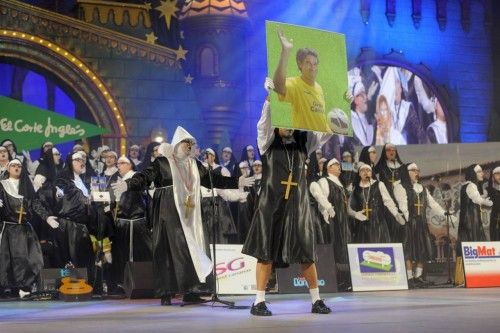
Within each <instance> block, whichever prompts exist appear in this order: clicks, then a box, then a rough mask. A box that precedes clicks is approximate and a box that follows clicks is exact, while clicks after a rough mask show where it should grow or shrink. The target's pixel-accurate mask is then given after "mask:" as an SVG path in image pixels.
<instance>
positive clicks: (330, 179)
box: [310, 158, 352, 289]
mask: <svg viewBox="0 0 500 333" xmlns="http://www.w3.org/2000/svg"><path fill="white" fill-rule="evenodd" d="M326 170H327V176H326V177H322V178H321V179H319V180H318V181H317V182H313V183H311V186H310V190H311V193H312V195H313V196H314V198H315V199H316V201H317V202H318V205H319V209H320V212H321V214H322V216H323V218H324V220H325V222H326V223H328V225H329V231H330V238H331V239H332V243H333V254H334V256H335V264H336V265H337V266H339V265H344V266H348V265H349V256H348V254H347V244H349V243H351V239H352V237H351V236H352V234H351V228H350V223H349V219H350V217H349V214H348V210H349V202H348V201H349V193H348V192H347V190H346V189H345V187H344V185H343V184H342V183H341V182H340V179H339V176H340V175H341V166H340V163H339V161H338V160H337V159H335V158H332V159H331V160H329V161H328V163H327V165H326ZM337 272H338V279H337V280H338V282H339V283H340V284H341V286H342V287H343V289H347V288H348V287H349V282H350V281H349V276H348V274H347V275H346V274H342V272H347V273H348V270H347V269H346V267H343V269H338V270H337Z"/></svg>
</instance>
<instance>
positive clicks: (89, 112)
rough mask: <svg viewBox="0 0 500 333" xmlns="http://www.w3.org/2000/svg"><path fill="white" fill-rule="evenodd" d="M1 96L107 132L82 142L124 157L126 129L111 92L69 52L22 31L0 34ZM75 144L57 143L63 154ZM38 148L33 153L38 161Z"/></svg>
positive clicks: (96, 75)
mask: <svg viewBox="0 0 500 333" xmlns="http://www.w3.org/2000/svg"><path fill="white" fill-rule="evenodd" d="M0 43H2V51H1V52H0V72H1V73H2V76H1V77H0V96H6V97H10V98H12V99H15V100H18V101H22V102H24V103H27V104H30V105H33V106H36V107H39V108H41V109H45V110H49V111H53V112H56V113H58V114H60V115H63V116H66V117H69V118H74V119H78V120H81V121H85V122H87V123H91V124H95V125H97V126H99V127H102V128H106V129H107V130H108V132H110V134H105V135H101V136H96V137H91V138H86V139H85V140H86V141H87V143H88V144H89V145H90V146H91V147H97V146H99V145H101V144H107V145H110V146H111V147H114V148H115V149H117V150H120V153H122V154H123V153H125V149H126V135H127V132H126V126H125V122H124V118H123V116H122V113H121V110H120V109H119V106H118V104H117V102H116V101H115V99H114V98H113V97H112V94H111V92H110V90H109V89H108V88H107V87H106V85H105V83H104V82H103V81H102V80H101V79H100V78H99V76H98V74H97V73H96V72H95V71H94V70H93V69H92V68H91V66H90V65H88V64H86V63H85V62H83V61H81V60H80V59H78V57H77V56H76V55H74V54H72V53H71V52H70V51H69V50H65V49H64V48H62V47H60V46H58V45H56V44H54V43H52V42H50V41H47V40H44V39H42V38H39V37H36V36H31V35H29V34H26V33H21V32H16V31H7V30H0ZM73 144H74V142H73V141H72V142H68V143H61V144H57V146H58V147H59V148H61V150H62V153H63V154H64V155H65V154H67V153H68V152H69V150H70V149H71V148H72V146H73ZM38 155H39V150H38V149H34V150H32V156H33V158H38Z"/></svg>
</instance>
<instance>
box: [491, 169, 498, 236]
mask: <svg viewBox="0 0 500 333" xmlns="http://www.w3.org/2000/svg"><path fill="white" fill-rule="evenodd" d="M488 195H489V196H490V198H491V201H492V202H493V207H492V208H491V215H490V240H491V241H500V166H497V167H495V168H494V169H493V170H492V171H491V176H490V180H489V182H488Z"/></svg>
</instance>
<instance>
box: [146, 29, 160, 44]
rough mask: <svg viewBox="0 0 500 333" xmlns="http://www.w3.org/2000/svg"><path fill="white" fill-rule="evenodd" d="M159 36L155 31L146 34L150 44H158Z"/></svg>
mask: <svg viewBox="0 0 500 333" xmlns="http://www.w3.org/2000/svg"><path fill="white" fill-rule="evenodd" d="M157 39H158V37H156V36H155V33H154V32H150V33H149V34H146V42H148V43H149V44H156V40H157Z"/></svg>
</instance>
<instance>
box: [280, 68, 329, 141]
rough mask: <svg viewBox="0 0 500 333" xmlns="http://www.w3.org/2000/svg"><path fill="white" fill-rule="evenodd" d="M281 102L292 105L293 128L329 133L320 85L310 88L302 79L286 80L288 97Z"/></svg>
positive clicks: (284, 97)
mask: <svg viewBox="0 0 500 333" xmlns="http://www.w3.org/2000/svg"><path fill="white" fill-rule="evenodd" d="M278 96H279V100H280V101H282V102H288V103H290V104H292V126H293V127H294V128H300V129H307V130H313V131H319V132H328V131H329V130H328V126H327V122H326V116H325V97H324V95H323V89H322V88H321V86H320V85H319V84H318V83H316V82H315V83H314V86H310V85H308V84H307V83H305V82H304V80H302V78H300V77H290V78H287V79H286V96H283V95H278Z"/></svg>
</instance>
